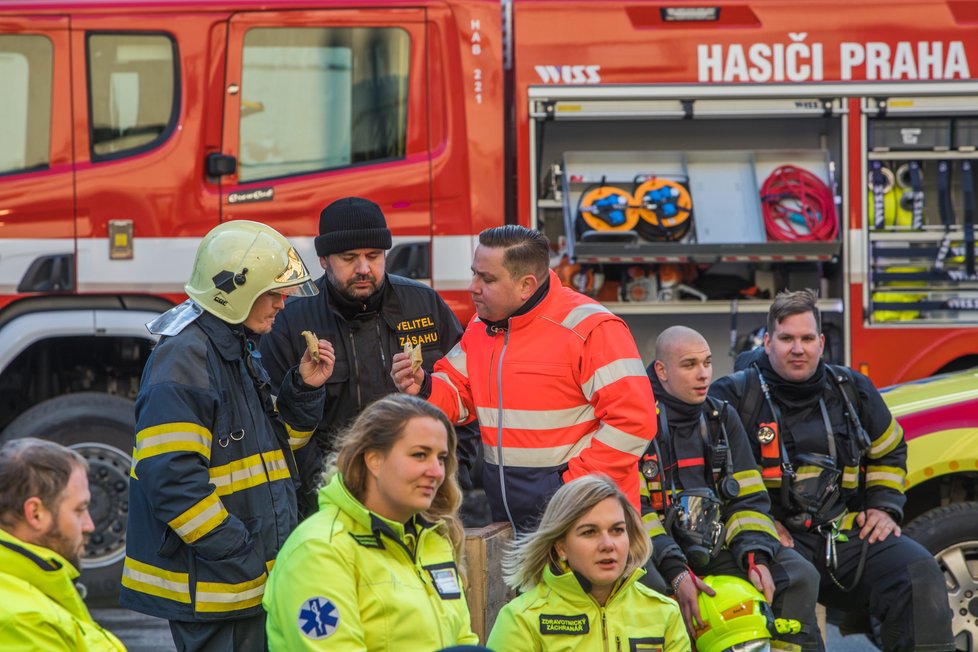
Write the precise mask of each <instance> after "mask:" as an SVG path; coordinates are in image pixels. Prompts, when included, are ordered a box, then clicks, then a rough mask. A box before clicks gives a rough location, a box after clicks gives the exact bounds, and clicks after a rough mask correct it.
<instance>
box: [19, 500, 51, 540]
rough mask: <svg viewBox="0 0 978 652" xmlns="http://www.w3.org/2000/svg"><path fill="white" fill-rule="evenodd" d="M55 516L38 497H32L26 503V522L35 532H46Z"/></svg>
mask: <svg viewBox="0 0 978 652" xmlns="http://www.w3.org/2000/svg"><path fill="white" fill-rule="evenodd" d="M53 518H54V517H53V515H52V514H51V511H50V510H48V508H47V507H45V506H44V503H43V502H41V499H40V498H38V497H37V496H31V497H30V498H28V499H27V500H25V501H24V521H25V522H26V523H27V526H28V527H29V528H30V529H31V530H33V531H35V532H46V531H47V530H48V529H49V528H50V526H51V521H52V520H53Z"/></svg>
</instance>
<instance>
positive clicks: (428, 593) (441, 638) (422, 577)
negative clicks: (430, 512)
mask: <svg viewBox="0 0 978 652" xmlns="http://www.w3.org/2000/svg"><path fill="white" fill-rule="evenodd" d="M428 532H429V530H426V529H423V528H422V530H421V532H419V533H418V534H417V537H416V538H415V543H414V554H411V550H410V548H408V547H407V545H405V543H404V542H403V541H401V540H400V539H396V540H395V541H396V542H397V543H398V545H399V547H400V549H401V550H402V551H404V554H405V555H407V557H408V559H409V560H410V561H411V565H412V566H413V567H414V572H416V573H417V574H418V579H419V580H421V585H422V586H424V589H425V591H424V592H425V597H426V598H427V599H428V607H429V608H430V609H431V615H432V616H433V617H434V619H435V624H436V625H439V624H441V615H440V614H439V613H438V610H437V609H436V608H435V604H434V601H433V600H432V596H431V593H432V591H434V592H435V593H437V592H438V591H437V590H435V589H434V588H432V586H431V584H430V583H429V582H428V579H427V578H426V577H425V575H424V569H422V568H418V558H419V553H420V551H421V544H422V539H423V537H425V536H427V535H428ZM437 629H438V649H442V648H443V647H445V636H444V634H443V632H442V629H441V627H437Z"/></svg>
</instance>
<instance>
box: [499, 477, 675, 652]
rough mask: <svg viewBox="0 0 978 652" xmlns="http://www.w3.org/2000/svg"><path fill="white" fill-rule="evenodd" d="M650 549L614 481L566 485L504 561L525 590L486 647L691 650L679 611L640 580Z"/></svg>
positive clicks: (583, 651)
mask: <svg viewBox="0 0 978 652" xmlns="http://www.w3.org/2000/svg"><path fill="white" fill-rule="evenodd" d="M650 550H651V548H650V544H649V538H648V536H647V535H646V534H645V531H644V529H643V527H642V521H641V518H640V517H639V515H638V513H637V512H636V511H635V509H634V508H633V507H632V506H631V504H630V503H629V502H628V500H627V499H626V498H625V496H624V494H622V493H621V491H620V490H619V489H618V488H617V487H616V486H615V485H614V483H612V482H611V480H610V479H608V478H607V477H605V476H598V475H591V476H584V477H581V478H578V479H576V480H573V481H572V482H570V483H568V484H566V485H564V486H562V487H561V488H560V489H559V490H557V493H556V494H554V497H553V498H552V499H551V500H550V504H549V505H548V506H547V509H546V511H545V512H544V514H543V518H542V519H541V521H540V526H539V528H537V530H536V532H533V533H532V534H529V535H527V536H525V537H523V538H522V539H520V540H518V541H517V543H516V545H515V547H514V549H513V551H512V552H511V553H510V555H509V556H508V557H507V558H506V559H505V560H504V561H503V576H504V578H505V580H506V583H507V584H508V585H509V586H510V587H512V588H513V589H515V590H518V591H524V593H523V595H521V596H519V597H518V598H516V599H515V600H513V601H512V602H510V603H509V604H507V605H506V606H505V607H503V609H502V611H500V612H499V616H498V617H497V618H496V624H495V625H494V626H493V628H492V633H491V634H490V635H489V642H488V644H487V645H488V646H489V647H490V648H491V649H493V650H497V651H498V652H503V651H504V650H505V651H508V650H520V651H521V652H523V651H527V652H528V651H531V650H536V651H540V652H543V651H546V652H554V651H558V650H577V651H578V652H587V651H590V650H611V651H612V652H618V651H619V650H620V651H623V652H628V651H630V650H663V651H664V652H689V650H690V643H689V638H688V637H687V635H686V627H685V625H683V619H682V616H681V615H680V613H679V607H678V606H676V603H674V602H672V601H671V600H669V599H667V598H665V597H663V596H662V595H659V594H658V593H656V592H655V591H653V590H652V589H649V588H648V587H646V586H644V585H642V584H640V583H638V582H637V581H636V580H638V578H639V577H640V576H641V575H642V574H643V573H644V572H645V571H644V570H642V567H643V566H644V565H645V562H646V560H648V557H649V554H650Z"/></svg>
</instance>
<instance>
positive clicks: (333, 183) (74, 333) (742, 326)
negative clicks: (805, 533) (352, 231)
mask: <svg viewBox="0 0 978 652" xmlns="http://www.w3.org/2000/svg"><path fill="white" fill-rule="evenodd" d="M972 66H978V3H974V2H969V1H965V0H940V1H939V0H920V1H916V2H904V1H902V0H896V1H894V0H889V1H887V2H882V1H878V0H855V1H853V0H846V1H844V2H843V1H841V0H820V1H819V2H811V3H798V2H793V1H790V0H746V1H744V2H735V1H726V0H724V1H715V2H704V1H702V0H693V1H685V2H676V3H673V2H660V1H651V0H636V1H635V2H628V3H620V2H608V1H601V0H580V1H578V0H565V1H563V2H549V1H546V0H503V2H502V4H500V3H499V2H497V1H496V0H440V1H439V0H418V1H414V2H407V1H405V0H388V1H386V2H383V3H375V2H371V1H370V0H337V1H335V2H325V1H323V0H318V1H314V0H308V1H307V0H282V1H272V2H269V1H267V0H264V1H258V0H239V1H237V2H233V3H232V2H222V1H219V0H177V1H175V2H160V1H159V0H97V1H96V0H93V1H86V0H60V1H55V0H31V1H29V2H28V1H26V0H24V1H18V0H14V1H13V2H5V3H4V4H3V6H2V7H0V84H2V86H0V87H2V88H3V101H2V102H0V125H3V126H2V128H0V428H4V427H5V428H6V429H5V430H4V435H3V436H7V437H9V436H15V435H16V436H23V435H32V434H33V435H43V436H47V437H51V438H54V439H57V440H58V441H62V442H65V443H67V444H72V445H75V446H78V447H79V448H80V449H82V450H83V452H84V453H85V455H86V456H87V457H88V458H89V459H90V460H91V461H92V468H93V472H92V482H93V492H94V495H95V500H94V502H93V505H94V508H95V510H96V514H95V517H96V520H97V521H98V523H99V528H98V532H97V533H96V535H95V536H93V538H92V541H91V544H90V546H89V551H88V553H89V555H88V562H87V570H86V573H87V577H88V578H89V582H90V584H91V585H92V588H93V589H94V590H95V592H99V589H100V587H102V588H105V587H110V586H111V585H112V584H113V582H114V579H113V577H114V576H113V573H117V572H118V566H117V564H118V561H119V559H120V558H121V557H120V556H121V554H122V547H123V545H122V544H123V542H124V526H125V510H126V486H127V477H128V473H129V463H130V459H129V456H128V451H129V450H130V446H131V437H132V427H133V417H132V398H133V397H134V396H135V394H136V391H137V389H138V382H139V375H140V371H141V369H142V366H143V363H144V362H145V360H146V357H147V355H148V352H149V350H150V348H151V346H152V344H153V342H152V340H151V339H150V337H149V335H148V333H147V332H146V330H145V328H144V323H145V322H147V321H149V320H150V319H151V318H152V317H153V316H155V315H156V314H158V313H159V312H161V311H163V310H165V309H166V308H168V307H169V306H171V305H172V304H173V303H175V302H178V301H180V300H182V298H183V293H182V286H183V283H184V282H185V281H186V279H187V277H188V274H189V268H190V264H191V262H192V257H193V253H194V250H195V248H196V245H197V243H198V241H199V239H200V237H201V236H202V235H203V234H204V233H206V232H207V231H208V230H209V229H210V228H212V227H213V226H214V225H215V224H217V223H219V222H221V221H225V220H233V219H254V220H259V221H263V222H266V223H269V224H271V225H273V226H274V227H275V228H277V229H279V230H280V231H282V232H283V233H285V234H286V235H287V236H289V237H290V238H292V239H293V240H294V241H295V242H296V243H297V246H298V247H299V249H300V251H301V252H302V253H303V255H304V257H305V259H306V261H307V262H308V263H313V266H315V261H314V260H313V257H314V254H313V247H312V238H313V236H314V235H315V232H316V228H317V219H318V214H319V210H320V209H321V208H322V207H323V206H324V205H325V204H326V203H328V202H329V201H330V200H331V199H334V198H336V197H339V196H344V195H351V194H356V195H362V196H366V197H369V198H371V199H373V200H375V201H377V202H378V203H380V204H381V206H382V207H383V208H384V211H385V213H386V215H387V217H388V220H389V222H390V224H391V227H392V230H393V231H394V234H395V247H394V249H393V250H392V251H391V253H390V255H389V258H388V264H389V269H390V270H391V271H392V272H394V273H398V274H402V275H406V276H410V277H413V278H417V279H421V280H425V281H428V282H430V283H431V284H432V285H433V287H435V288H436V289H437V290H438V291H439V292H441V293H442V295H443V296H444V297H445V298H446V300H447V301H448V302H449V303H450V305H451V306H452V307H453V308H454V309H455V310H456V311H457V312H458V314H459V315H460V317H462V318H463V319H464V318H467V317H468V316H469V315H470V314H471V312H472V308H471V303H470V301H469V298H468V295H467V294H466V292H465V288H466V286H467V284H468V281H469V275H470V272H469V263H470V260H471V254H472V250H473V246H474V242H475V238H476V236H477V234H478V233H479V232H480V231H481V230H482V229H484V228H486V227H489V226H494V225H497V224H502V223H505V222H516V223H521V224H526V225H530V226H534V227H537V228H540V229H542V230H543V231H545V232H546V233H547V234H548V235H549V236H550V238H551V240H552V242H554V244H555V245H559V250H555V252H554V265H555V267H556V268H557V269H558V270H559V271H560V273H561V274H562V275H563V276H564V278H566V281H567V282H568V283H569V284H573V285H575V286H576V287H579V288H580V289H581V290H583V291H585V292H589V293H592V294H594V295H595V296H597V297H598V298H600V299H601V300H602V301H604V302H606V303H607V305H608V306H609V307H610V308H611V309H612V310H613V311H615V312H616V313H619V314H622V315H623V316H624V317H625V319H626V320H627V321H628V323H629V324H630V326H631V327H632V329H633V332H634V333H635V336H636V340H637V341H638V344H639V347H640V349H641V351H642V352H643V355H644V356H645V357H646V358H650V357H651V352H652V342H653V340H654V337H655V335H656V334H657V333H658V332H659V331H660V330H661V329H662V328H663V327H665V326H668V325H671V324H675V323H685V324H687V325H690V326H692V327H694V328H697V329H699V330H700V331H702V332H704V333H705V334H706V335H707V336H708V337H709V339H710V340H711V342H712V343H713V345H714V352H715V353H716V354H717V360H718V362H717V367H718V368H717V371H718V372H723V371H727V370H729V368H730V362H729V360H728V358H727V356H725V355H723V354H724V353H726V352H727V351H728V350H729V351H731V352H735V351H736V349H737V348H739V346H740V340H742V339H743V337H742V336H744V335H747V334H748V333H751V332H752V331H754V330H755V329H757V328H758V327H761V326H763V321H764V314H765V312H766V309H767V305H768V304H767V301H765V298H766V297H770V296H771V295H772V294H773V293H774V292H776V291H777V290H779V289H781V288H785V287H789V288H802V287H814V288H817V289H818V290H819V292H820V297H821V299H820V301H821V303H820V306H821V308H822V312H823V320H824V328H825V331H826V333H827V335H828V343H827V347H826V348H827V355H828V357H830V358H831V359H833V360H834V361H837V362H843V363H847V364H851V365H852V366H854V367H857V368H862V369H863V370H865V371H867V372H868V373H869V374H870V375H871V376H872V378H873V379H874V380H875V381H876V382H877V384H880V385H884V384H889V383H892V382H898V381H902V380H906V379H912V378H919V377H923V376H929V375H931V374H934V373H936V372H939V371H943V370H950V369H955V368H959V367H967V366H971V365H973V364H978V338H976V337H975V336H974V333H975V330H973V329H974V326H975V325H976V324H978V274H976V271H975V256H974V221H975V207H974V203H975V200H974V183H973V170H972V167H971V165H972V163H973V162H974V161H975V159H978V152H976V145H978V119H976V118H975V117H974V114H975V111H976V108H978V79H976V74H974V73H972V72H971V67H972Z"/></svg>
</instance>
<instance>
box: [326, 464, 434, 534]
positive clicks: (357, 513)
mask: <svg viewBox="0 0 978 652" xmlns="http://www.w3.org/2000/svg"><path fill="white" fill-rule="evenodd" d="M326 505H336V507H337V508H338V509H340V510H341V511H342V512H344V513H345V514H347V515H348V516H349V517H350V518H352V519H353V520H354V521H356V523H357V524H358V525H360V526H362V527H363V529H365V530H367V531H369V532H377V531H383V530H384V529H385V528H386V530H387V531H386V532H385V534H387V535H388V536H391V537H394V538H397V539H398V540H400V541H402V542H403V541H404V526H405V524H404V523H398V522H397V521H392V520H390V519H387V518H384V517H383V516H380V515H379V514H375V513H374V512H371V511H370V510H369V509H367V508H366V507H364V506H363V503H361V502H360V501H359V500H357V499H356V498H355V497H354V496H353V494H351V493H350V491H349V490H348V489H347V488H346V485H345V484H344V483H343V474H342V473H340V472H338V471H337V472H336V473H334V474H333V477H332V478H330V481H329V482H328V483H326V485H324V486H323V487H322V488H321V489H320V490H319V508H320V509H322V508H323V507H325V506H326ZM410 522H412V523H414V524H415V525H417V526H418V534H419V535H420V534H421V531H422V530H426V529H431V528H432V527H434V525H436V524H435V523H429V522H428V521H427V520H425V519H424V518H422V517H421V515H420V514H418V515H416V516H415V517H414V519H413V521H410Z"/></svg>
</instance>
